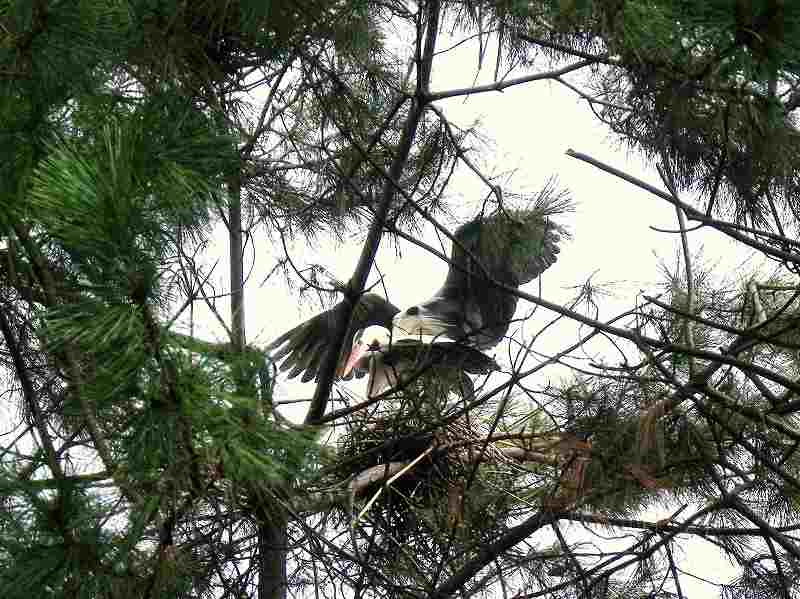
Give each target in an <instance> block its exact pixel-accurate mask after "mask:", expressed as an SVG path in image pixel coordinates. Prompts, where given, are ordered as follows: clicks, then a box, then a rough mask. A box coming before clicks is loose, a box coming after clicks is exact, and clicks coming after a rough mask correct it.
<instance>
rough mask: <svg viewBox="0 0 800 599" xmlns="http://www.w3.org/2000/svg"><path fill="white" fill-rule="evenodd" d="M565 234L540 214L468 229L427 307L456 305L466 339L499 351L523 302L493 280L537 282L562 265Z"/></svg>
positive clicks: (498, 218) (481, 222)
mask: <svg viewBox="0 0 800 599" xmlns="http://www.w3.org/2000/svg"><path fill="white" fill-rule="evenodd" d="M562 234H563V231H562V229H561V228H560V227H558V226H557V225H555V224H554V223H552V222H551V221H550V220H549V219H548V218H546V217H544V216H542V215H540V214H538V213H537V211H535V210H528V211H517V212H515V213H511V214H509V213H506V212H502V213H497V214H495V215H493V216H490V217H478V218H476V219H474V220H472V221H470V222H468V223H466V224H464V225H462V226H461V227H459V228H458V230H457V231H456V233H455V235H454V238H455V239H456V241H457V242H458V243H456V244H453V250H452V252H451V257H450V269H449V271H448V273H447V278H446V279H445V282H444V285H443V286H442V288H441V289H440V290H439V291H438V292H437V294H436V297H434V298H433V299H431V300H429V302H427V303H426V304H421V306H422V307H429V308H433V309H434V310H435V309H436V304H440V303H443V302H444V303H448V304H450V307H451V311H452V313H453V314H457V315H458V318H460V319H461V322H453V323H452V324H453V325H455V326H457V327H458V328H460V329H461V330H462V331H463V334H464V335H465V336H467V337H466V341H468V342H470V343H472V344H474V345H475V346H476V347H478V348H480V349H489V348H491V347H494V346H495V345H497V344H498V343H499V342H500V341H501V340H502V339H503V338H504V337H505V335H506V333H507V332H508V327H509V325H510V323H511V320H512V319H513V318H514V312H515V311H516V308H517V298H516V297H515V296H513V295H511V294H509V293H508V292H506V291H505V290H503V289H501V288H499V287H497V286H496V285H494V284H492V283H491V278H494V279H495V280H496V281H498V282H500V283H503V284H505V285H509V286H512V287H518V286H519V285H522V284H524V283H528V282H529V281H532V280H533V279H535V278H536V277H538V276H539V275H540V274H541V273H542V272H544V271H545V270H546V269H547V268H549V267H550V266H551V265H552V264H553V263H554V262H555V261H556V258H557V254H558V252H559V249H558V242H559V240H560V235H562ZM462 248H464V249H466V250H469V253H470V254H472V257H474V258H475V259H476V260H477V262H479V263H480V264H477V263H476V260H473V259H472V258H470V257H469V255H468V254H467V252H465V251H464V249H462ZM487 273H488V274H489V275H490V276H487Z"/></svg>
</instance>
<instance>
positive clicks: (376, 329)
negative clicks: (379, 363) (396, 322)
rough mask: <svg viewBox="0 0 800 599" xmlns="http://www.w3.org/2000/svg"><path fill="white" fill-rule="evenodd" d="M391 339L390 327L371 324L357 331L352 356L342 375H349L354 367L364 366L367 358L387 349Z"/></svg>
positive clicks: (351, 351)
mask: <svg viewBox="0 0 800 599" xmlns="http://www.w3.org/2000/svg"><path fill="white" fill-rule="evenodd" d="M391 339H392V334H391V332H390V331H389V329H387V328H386V327H382V326H380V325H371V326H368V327H367V328H365V329H362V330H360V331H358V332H356V334H355V336H354V337H353V347H352V349H351V350H350V357H349V358H348V359H347V363H346V364H345V366H344V369H343V370H342V376H347V375H348V374H350V372H351V371H352V370H353V369H354V368H356V367H360V366H362V365H363V362H364V361H365V360H369V359H370V358H371V357H372V356H373V355H375V354H376V353H380V352H382V351H384V350H386V349H387V348H388V347H389V344H390V342H391Z"/></svg>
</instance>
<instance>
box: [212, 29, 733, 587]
mask: <svg viewBox="0 0 800 599" xmlns="http://www.w3.org/2000/svg"><path fill="white" fill-rule="evenodd" d="M443 46H444V44H440V47H443ZM475 62H476V54H475V48H474V46H473V47H471V48H470V47H468V46H466V45H465V46H464V47H462V48H461V49H460V50H459V51H458V52H456V53H452V54H451V55H447V56H440V57H439V58H438V59H437V61H436V63H435V66H434V84H433V86H432V87H433V90H434V91H441V90H445V89H452V88H462V87H466V86H469V85H471V84H473V83H474V65H475ZM486 64H493V59H492V58H491V57H489V58H487V60H486ZM486 74H487V75H491V73H490V72H487V73H486ZM516 75H518V74H516ZM573 81H575V80H574V79H573ZM486 82H489V80H488V79H486V77H481V78H479V80H478V83H486ZM438 105H439V106H440V107H441V108H443V110H444V111H445V113H446V114H447V116H448V117H449V118H450V119H451V120H452V121H453V122H455V123H456V124H458V125H461V126H463V127H468V126H470V125H472V124H473V123H475V122H476V121H480V122H481V123H482V125H481V130H482V131H483V133H484V134H486V135H487V136H488V138H489V139H490V140H492V143H493V149H492V150H491V151H489V152H487V153H484V154H483V156H482V159H483V161H484V162H485V164H487V165H489V168H488V169H487V173H488V174H497V173H501V172H510V171H512V170H516V173H515V174H514V175H513V179H512V183H511V184H510V185H508V186H507V188H508V189H510V190H512V191H536V190H538V189H540V188H541V187H542V186H543V184H544V183H545V181H546V180H547V179H548V178H549V177H551V176H556V177H557V178H558V180H559V182H560V185H561V186H562V187H565V188H567V189H568V190H569V191H570V193H571V195H572V198H573V199H574V201H575V204H576V210H575V212H574V213H573V214H570V215H567V216H566V217H565V218H564V219H563V224H564V225H566V227H567V228H568V229H569V231H570V233H571V234H572V239H571V240H569V241H566V242H565V243H563V246H562V251H561V254H560V256H559V259H558V262H557V263H556V264H555V265H554V266H553V267H551V268H550V269H549V270H548V271H547V272H546V273H545V274H544V276H543V278H542V295H543V296H544V297H545V298H547V299H549V300H551V301H556V302H560V303H564V302H566V301H567V300H568V299H569V298H570V297H572V296H574V294H575V291H574V289H571V288H572V287H574V286H576V285H581V284H582V283H583V282H584V281H585V280H586V279H587V278H589V277H590V276H591V277H592V278H593V281H594V282H595V283H596V284H598V283H599V284H603V283H614V290H615V293H616V297H609V298H607V299H606V300H605V301H604V302H602V303H601V304H600V308H601V318H604V317H605V318H608V317H611V316H613V315H615V314H617V313H618V312H620V311H622V310H623V309H625V308H626V307H629V306H631V305H632V304H633V302H634V298H635V295H636V293H637V292H638V291H639V290H640V289H643V290H646V291H648V292H650V293H654V292H656V290H657V287H656V285H655V283H656V282H657V281H658V280H659V276H660V274H659V273H660V271H659V262H660V260H666V261H667V262H668V263H674V257H675V251H676V248H677V242H678V239H677V238H676V236H674V235H669V234H664V233H658V232H655V231H653V230H651V229H650V228H649V227H650V226H651V225H652V226H656V227H659V228H662V229H675V228H676V217H675V211H674V208H673V207H672V206H670V205H668V204H667V203H665V202H664V201H663V200H660V199H658V198H656V197H654V196H650V195H648V194H646V193H645V192H643V191H641V190H639V189H637V188H635V187H633V186H631V185H630V184H628V183H625V182H623V181H621V180H619V179H616V178H615V177H613V176H611V175H608V174H606V173H603V172H601V171H599V170H597V169H594V168H593V167H591V166H589V165H587V164H585V163H582V162H580V161H578V160H576V159H573V158H569V157H568V156H566V155H565V151H566V150H567V149H568V148H572V149H574V150H576V151H580V152H584V153H587V154H590V155H592V156H594V157H596V158H598V159H600V160H602V161H604V162H607V163H610V164H612V165H613V166H615V167H617V168H620V169H622V170H624V171H627V172H629V173H631V174H633V175H635V176H638V177H640V178H642V179H644V180H646V181H648V182H650V183H652V184H655V185H656V186H658V187H662V188H663V186H662V185H661V184H660V182H659V178H658V175H657V173H656V171H655V169H654V168H653V167H652V166H651V165H648V164H645V163H644V162H643V161H642V160H641V159H640V158H638V157H636V156H633V155H628V154H627V153H626V151H625V150H623V149H621V148H620V147H619V146H617V145H616V143H615V142H614V140H613V139H611V138H610V137H609V132H608V131H607V129H606V128H605V127H604V126H603V125H602V124H600V123H599V122H598V121H597V120H596V119H595V117H594V115H593V114H592V113H591V111H590V110H589V109H588V107H587V106H586V102H585V101H583V100H581V99H580V98H578V97H577V96H576V95H575V94H574V93H573V92H572V91H570V90H568V89H566V88H565V87H563V86H561V85H560V84H558V83H555V82H536V83H530V84H526V85H523V86H520V87H515V88H509V89H507V90H506V91H504V92H503V93H494V92H493V93H486V94H480V95H476V96H473V97H470V98H469V99H467V100H464V99H463V98H453V99H449V100H446V101H442V102H439V103H438ZM473 158H475V156H474V157H473ZM486 193H487V190H486V188H485V187H484V186H483V184H482V183H481V182H480V181H479V180H478V179H477V178H476V177H475V176H474V175H473V174H471V173H470V172H468V171H467V170H466V169H461V171H459V173H458V174H457V176H456V177H455V178H454V181H453V186H452V187H451V189H450V199H451V204H453V205H454V206H458V209H457V210H456V212H457V213H458V216H459V218H460V222H464V221H466V220H468V219H469V218H471V217H472V216H473V215H474V214H475V210H476V208H477V207H478V206H479V205H480V202H481V199H482V198H483V197H484V196H485V195H486ZM427 233H428V235H429V237H427V238H426V241H428V242H429V243H431V244H432V245H437V244H438V242H437V240H436V237H435V236H434V235H433V233H432V231H431V230H428V231H427ZM362 240H363V238H361V237H359V238H356V239H353V240H352V241H351V242H348V243H345V244H341V245H338V244H334V243H330V244H324V243H323V244H320V246H319V247H318V248H316V250H311V249H308V248H306V247H305V246H304V244H303V243H302V242H298V243H297V245H296V246H295V249H296V250H297V251H296V253H295V259H297V260H298V262H301V263H302V262H305V263H306V264H314V263H318V264H322V265H324V266H325V267H326V268H327V269H329V270H330V271H331V272H332V273H333V274H334V275H336V276H337V277H338V278H339V279H341V280H347V279H348V278H349V277H350V276H351V274H352V272H353V270H354V268H355V265H356V261H357V259H358V255H359V253H360V251H361V242H362ZM690 242H691V244H692V251H693V252H696V251H699V250H700V249H701V247H702V248H703V251H704V255H705V258H706V263H717V262H719V268H720V269H721V270H728V269H730V268H731V267H732V266H734V265H736V264H740V263H743V262H745V261H746V260H747V259H748V254H747V253H743V252H740V251H736V250H735V248H734V247H733V245H732V244H731V243H730V242H728V241H727V240H726V239H724V238H722V237H721V236H719V235H717V234H715V233H710V234H709V233H705V232H695V233H692V234H690ZM399 249H400V253H401V255H402V257H401V258H398V257H397V255H396V251H395V248H394V247H392V246H390V245H389V244H388V243H387V242H386V241H384V242H383V244H382V246H381V249H380V252H379V254H378V258H377V262H376V263H377V266H378V267H379V269H380V271H381V272H382V273H383V274H384V276H385V277H386V279H385V284H386V287H387V289H388V291H389V297H390V299H391V300H392V301H393V302H394V303H395V304H396V305H398V306H401V307H402V306H408V305H411V304H413V303H416V302H418V301H420V300H424V299H427V298H428V297H430V296H431V295H432V294H433V292H434V291H435V290H436V289H438V287H439V286H440V285H441V283H442V281H443V279H444V275H445V272H446V268H447V267H446V265H445V264H443V263H442V262H440V261H439V260H438V259H436V258H433V257H430V256H428V255H426V254H425V253H424V252H423V251H422V250H419V249H417V248H415V247H413V246H410V245H409V244H407V243H401V245H400V246H399ZM256 251H257V252H258V256H259V259H258V260H257V261H256V267H257V268H258V269H259V270H256V271H253V272H252V274H251V278H250V283H249V286H248V287H247V291H246V293H247V303H246V305H247V310H248V313H247V327H248V340H249V342H250V343H254V344H256V345H263V344H266V343H267V342H269V341H270V340H272V339H274V338H275V337H276V336H278V335H279V334H281V333H282V332H284V331H286V330H287V329H289V328H291V327H293V326H295V325H296V324H298V323H300V322H302V321H303V320H305V319H307V318H309V317H310V316H312V315H313V314H315V313H317V312H318V311H319V306H314V305H309V304H303V305H299V304H298V302H297V300H296V298H295V297H294V296H293V295H292V293H290V292H288V291H286V290H285V289H283V288H282V287H281V285H280V284H279V283H278V282H277V281H269V282H268V283H267V284H265V285H263V286H262V285H260V282H261V281H262V280H263V278H264V275H265V274H266V272H267V271H268V270H269V269H270V268H271V267H272V263H271V262H270V261H264V260H263V253H262V252H267V251H268V250H266V249H265V248H264V247H263V246H262V245H261V244H260V243H259V242H258V241H257V242H256ZM447 251H448V252H449V248H448V249H447ZM224 263H225V262H224V258H223V259H222V260H221V264H224ZM220 274H221V275H222V276H224V275H226V274H227V273H220ZM376 277H377V272H376V270H375V269H373V272H372V278H371V280H372V281H374V280H376ZM526 289H527V290H529V291H531V292H536V290H538V282H537V281H534V282H533V283H531V284H530V285H529V286H528V287H527V288H526ZM521 304H522V302H521ZM198 308H199V307H198ZM520 309H521V310H523V309H529V306H521V307H520ZM200 311H202V309H200ZM548 316H550V315H545V314H541V315H539V317H540V318H542V317H548ZM201 322H202V319H201ZM538 322H542V321H538ZM201 328H202V327H201ZM573 340H574V334H573V336H571V337H569V338H567V339H565V338H564V336H563V335H560V334H557V335H550V336H548V337H547V338H546V339H543V340H542V346H539V347H537V349H540V350H542V351H545V352H555V351H557V350H558V349H561V348H563V347H564V345H566V344H567V343H568V342H571V341H573ZM498 350H499V351H498V354H499V357H500V359H502V355H503V351H502V348H498ZM551 376H555V377H558V376H559V374H558V373H553V374H552V375H551ZM362 384H363V383H362ZM355 388H356V389H357V388H358V387H355ZM313 389H314V386H313V384H307V385H302V384H299V383H292V384H288V383H287V382H286V381H281V383H280V385H279V387H278V390H277V395H278V399H281V398H293V399H294V398H308V397H311V395H312V394H313ZM288 414H289V415H290V416H294V417H295V418H298V419H299V418H301V417H302V415H301V414H300V412H299V411H296V412H288ZM672 509H674V508H671V509H667V508H664V509H663V510H662V511H660V512H658V513H653V514H647V516H648V517H651V518H652V519H657V518H660V517H664V516H665V515H667V514H668V513H669V512H670V511H671V510H672ZM686 513H689V512H686ZM625 542H630V539H627V540H626V541H625ZM709 548H710V545H709V544H708V543H705V542H703V541H695V542H693V543H692V544H691V545H690V546H689V548H688V549H687V550H686V554H685V556H684V560H685V561H684V563H686V564H689V565H690V567H689V569H690V570H691V571H695V572H697V571H698V566H699V565H702V568H700V570H701V571H702V575H703V576H707V577H708V578H711V579H713V580H717V581H720V582H724V581H727V580H729V579H730V577H731V575H732V571H731V570H730V568H729V567H728V566H727V565H726V564H727V562H725V561H722V560H720V559H719V558H718V557H717V556H716V550H713V549H710V550H709ZM676 557H678V558H679V559H680V552H677V553H676ZM682 585H683V590H684V593H685V595H686V596H687V597H691V598H693V599H702V598H705V597H717V596H718V590H717V589H716V588H714V587H712V586H710V585H705V584H703V583H700V582H698V581H695V580H692V579H691V578H688V577H684V578H683V580H682Z"/></svg>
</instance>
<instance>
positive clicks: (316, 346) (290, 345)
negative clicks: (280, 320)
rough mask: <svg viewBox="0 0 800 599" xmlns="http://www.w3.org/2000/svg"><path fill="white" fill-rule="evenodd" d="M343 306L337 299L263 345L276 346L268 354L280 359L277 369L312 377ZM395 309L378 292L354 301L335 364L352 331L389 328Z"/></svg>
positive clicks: (348, 344) (344, 358) (345, 350)
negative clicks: (345, 333)
mask: <svg viewBox="0 0 800 599" xmlns="http://www.w3.org/2000/svg"><path fill="white" fill-rule="evenodd" d="M345 310H346V305H345V303H344V302H339V303H338V304H336V305H335V306H334V307H333V308H331V309H330V310H326V311H325V312H322V313H320V314H317V315H316V316H314V317H313V318H310V319H308V320H307V321H305V322H304V323H301V324H299V325H298V326H296V327H295V328H293V329H292V330H290V331H287V332H285V333H284V334H283V335H281V336H280V337H278V338H277V339H275V341H273V342H272V343H270V344H269V345H267V347H266V350H267V351H272V350H277V351H275V352H274V353H273V355H272V359H273V360H275V361H276V362H280V361H281V360H283V362H282V364H281V365H280V369H281V371H283V372H285V371H287V370H290V372H289V374H288V378H290V379H292V378H295V377H296V376H298V375H300V374H303V377H302V378H301V379H300V380H301V381H303V382H304V383H305V382H308V381H310V380H312V379H314V380H316V378H317V377H318V374H319V373H318V369H319V365H320V363H321V362H322V358H323V356H324V355H325V352H326V351H327V349H328V347H329V346H330V344H331V343H332V339H331V336H332V334H333V330H334V329H335V327H336V323H337V322H338V320H339V319H340V318H343V314H344V312H345ZM399 311H400V310H399V308H397V306H395V305H394V304H392V303H391V302H389V301H387V300H386V299H384V298H383V297H381V296H380V295H376V294H374V293H365V294H364V295H362V296H361V298H360V299H359V301H358V304H356V308H355V311H354V314H353V321H352V323H351V326H350V329H349V330H348V331H347V336H346V337H345V341H344V348H343V349H342V354H341V356H339V365H340V366H342V365H343V364H344V363H345V362H346V361H347V357H348V356H349V355H350V349H351V347H352V346H353V336H354V335H355V333H356V331H358V330H359V329H363V328H366V327H368V326H370V325H374V324H377V325H381V326H383V327H386V328H387V329H391V327H392V318H393V317H394V315H395V314H397V313H398V312H399ZM358 374H359V375H360V376H364V372H363V371H359V372H358Z"/></svg>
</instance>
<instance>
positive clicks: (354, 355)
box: [340, 343, 369, 377]
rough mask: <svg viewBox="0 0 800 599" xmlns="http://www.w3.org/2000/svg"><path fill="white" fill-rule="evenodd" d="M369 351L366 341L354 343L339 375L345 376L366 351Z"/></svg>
mask: <svg viewBox="0 0 800 599" xmlns="http://www.w3.org/2000/svg"><path fill="white" fill-rule="evenodd" d="M368 351H369V345H367V344H366V343H359V344H358V345H354V346H353V349H352V350H351V351H350V357H349V358H347V364H345V365H344V368H342V373H341V375H340V376H341V377H346V376H347V375H348V374H350V372H351V371H352V370H353V368H355V367H356V365H357V364H358V363H359V362H360V361H361V358H363V357H364V356H365V355H366V354H367V352H368Z"/></svg>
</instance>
